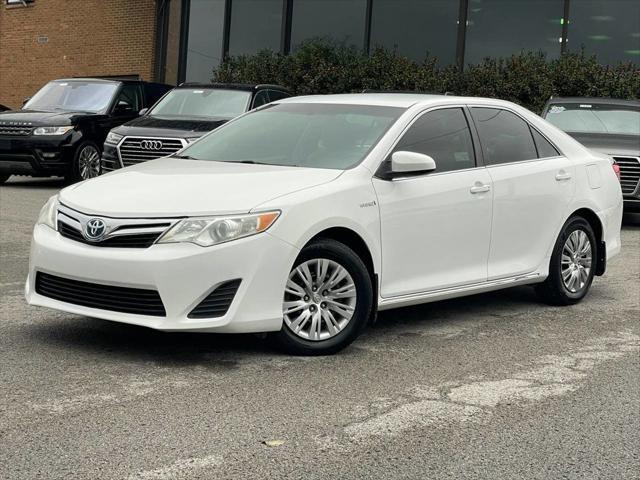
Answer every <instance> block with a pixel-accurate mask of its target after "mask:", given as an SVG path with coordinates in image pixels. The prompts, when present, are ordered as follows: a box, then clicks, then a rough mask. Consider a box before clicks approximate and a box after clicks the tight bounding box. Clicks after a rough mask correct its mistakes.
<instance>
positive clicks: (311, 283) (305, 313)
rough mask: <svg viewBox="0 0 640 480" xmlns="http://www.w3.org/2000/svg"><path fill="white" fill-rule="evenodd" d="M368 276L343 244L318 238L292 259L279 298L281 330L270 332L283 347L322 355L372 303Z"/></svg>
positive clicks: (357, 326)
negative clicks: (281, 317)
mask: <svg viewBox="0 0 640 480" xmlns="http://www.w3.org/2000/svg"><path fill="white" fill-rule="evenodd" d="M373 301H374V299H373V288H372V284H371V276H370V275H369V272H368V271H367V267H365V265H364V263H363V262H362V260H361V259H360V257H358V255H356V253H355V252H354V251H353V250H351V249H350V248H349V247H347V246H346V245H344V244H342V243H339V242H336V241H334V240H319V241H317V242H314V243H312V244H310V245H308V246H306V247H305V248H304V249H303V250H302V251H301V252H300V255H299V256H298V258H297V259H296V262H295V263H294V265H293V268H292V270H291V273H290V274H289V278H288V280H287V284H286V287H285V291H284V298H283V305H282V311H283V324H282V330H280V332H278V333H277V334H275V338H276V340H277V342H278V344H279V345H280V347H281V348H283V349H284V350H285V351H287V352H288V353H292V354H296V355H327V354H332V353H335V352H338V351H339V350H342V349H343V348H345V347H346V346H347V345H349V344H350V343H351V342H353V341H354V340H355V339H356V337H357V336H358V335H359V334H360V332H361V331H362V329H363V328H364V326H365V325H366V323H367V320H368V318H369V315H370V313H371V308H372V305H373Z"/></svg>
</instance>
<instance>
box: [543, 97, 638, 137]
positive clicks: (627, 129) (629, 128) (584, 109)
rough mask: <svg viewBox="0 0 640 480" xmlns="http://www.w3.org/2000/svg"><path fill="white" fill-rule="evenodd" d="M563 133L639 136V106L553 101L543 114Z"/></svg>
mask: <svg viewBox="0 0 640 480" xmlns="http://www.w3.org/2000/svg"><path fill="white" fill-rule="evenodd" d="M545 118H546V119H547V120H548V121H549V122H551V123H553V124H554V125H555V126H556V127H558V128H559V129H561V130H564V131H565V132H575V133H603V134H617V135H640V108H633V107H626V106H622V105H601V104H588V103H582V104H581V103H567V104H554V105H551V106H550V107H549V111H548V112H547V115H546V117H545Z"/></svg>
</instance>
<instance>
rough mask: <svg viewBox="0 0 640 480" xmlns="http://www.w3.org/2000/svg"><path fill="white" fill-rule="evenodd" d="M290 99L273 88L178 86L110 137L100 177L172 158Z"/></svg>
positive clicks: (232, 85)
mask: <svg viewBox="0 0 640 480" xmlns="http://www.w3.org/2000/svg"><path fill="white" fill-rule="evenodd" d="M289 96H291V94H290V93H289V92H288V91H287V89H286V88H284V87H281V86H278V85H241V84H228V83H214V84H201V83H183V84H182V85H180V86H179V87H176V88H174V89H173V90H171V91H170V92H168V93H167V94H166V95H165V96H164V97H162V98H161V99H160V101H158V103H156V104H155V105H154V106H153V108H151V109H150V110H149V111H147V112H141V113H143V115H142V116H141V117H139V118H136V119H135V120H132V121H130V122H129V123H126V124H124V125H121V126H119V127H117V128H114V129H113V130H112V131H111V132H110V133H109V135H108V137H107V139H106V141H105V144H104V152H103V154H102V172H103V173H106V172H110V171H112V170H116V169H118V168H122V167H126V166H129V165H134V164H136V163H140V162H145V161H147V160H153V159H155V158H159V157H164V156H166V155H170V154H172V153H175V152H177V151H178V150H180V149H182V148H183V147H185V146H186V145H187V144H189V143H191V142H193V141H195V140H197V139H198V138H200V137H201V136H203V135H204V134H205V133H208V132H210V131H211V130H214V129H216V128H218V127H219V126H220V125H222V124H223V123H226V122H228V121H229V120H231V119H232V118H234V117H237V116H238V115H241V114H242V113H244V112H246V111H248V110H252V109H254V108H257V107H260V106H261V105H265V104H267V103H270V102H273V101H276V100H280V99H281V98H285V97H289Z"/></svg>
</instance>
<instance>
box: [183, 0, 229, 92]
mask: <svg viewBox="0 0 640 480" xmlns="http://www.w3.org/2000/svg"><path fill="white" fill-rule="evenodd" d="M224 3H225V2H224V0H191V4H190V8H189V36H188V41H187V68H186V80H187V81H188V82H210V81H211V77H212V76H213V69H214V68H216V67H217V66H218V65H219V64H220V60H221V57H222V37H223V30H224V29H223V25H224Z"/></svg>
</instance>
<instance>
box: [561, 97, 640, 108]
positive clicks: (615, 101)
mask: <svg viewBox="0 0 640 480" xmlns="http://www.w3.org/2000/svg"><path fill="white" fill-rule="evenodd" d="M548 103H549V104H550V105H553V104H554V103H591V104H595V105H631V106H636V107H637V106H640V100H625V99H621V98H607V97H551V98H550V99H549V102H548Z"/></svg>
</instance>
